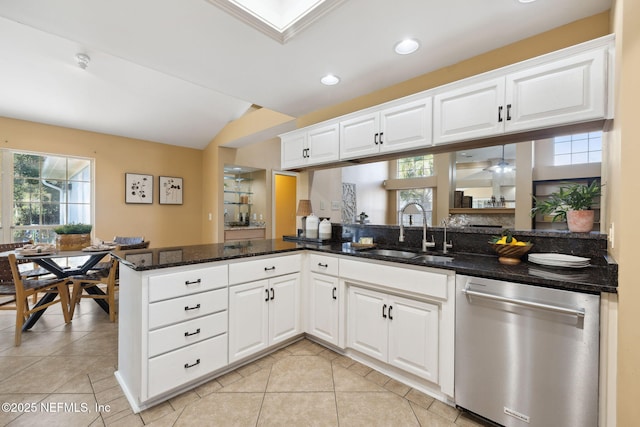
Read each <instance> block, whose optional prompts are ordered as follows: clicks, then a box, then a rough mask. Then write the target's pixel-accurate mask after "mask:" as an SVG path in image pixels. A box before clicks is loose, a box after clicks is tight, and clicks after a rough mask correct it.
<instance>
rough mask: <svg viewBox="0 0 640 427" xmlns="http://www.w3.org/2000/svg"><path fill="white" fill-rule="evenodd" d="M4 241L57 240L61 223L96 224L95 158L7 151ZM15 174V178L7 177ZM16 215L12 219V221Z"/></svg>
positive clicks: (4, 185) (4, 181) (3, 185)
mask: <svg viewBox="0 0 640 427" xmlns="http://www.w3.org/2000/svg"><path fill="white" fill-rule="evenodd" d="M2 157H3V171H5V172H8V173H5V174H4V177H5V179H4V180H3V182H2V188H3V190H2V194H3V197H2V198H3V200H2V206H5V207H10V208H9V209H5V210H3V218H2V224H3V225H4V224H9V223H10V224H11V225H12V227H11V229H10V230H7V229H6V227H3V233H4V235H3V240H4V241H20V240H25V239H32V240H34V241H36V242H42V243H53V242H54V241H55V233H54V232H53V228H55V227H56V226H58V225H60V224H70V223H87V224H88V223H92V201H93V197H92V188H93V182H92V177H93V161H92V160H91V159H83V158H77V157H64V156H52V155H46V154H36V153H21V152H12V151H4V152H3V153H2ZM7 177H13V179H7ZM8 218H10V220H8Z"/></svg>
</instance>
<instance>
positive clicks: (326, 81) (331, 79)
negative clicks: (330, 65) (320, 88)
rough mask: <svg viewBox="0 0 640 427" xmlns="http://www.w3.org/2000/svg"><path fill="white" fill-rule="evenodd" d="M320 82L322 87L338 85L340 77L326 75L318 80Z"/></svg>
mask: <svg viewBox="0 0 640 427" xmlns="http://www.w3.org/2000/svg"><path fill="white" fill-rule="evenodd" d="M320 82H321V83H322V84H323V85H327V86H333V85H337V84H338V83H340V77H338V76H334V75H333V74H327V75H326V76H324V77H323V78H321V79H320Z"/></svg>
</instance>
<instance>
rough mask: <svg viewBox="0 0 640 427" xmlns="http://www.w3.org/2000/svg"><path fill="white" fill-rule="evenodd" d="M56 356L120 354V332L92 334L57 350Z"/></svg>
mask: <svg viewBox="0 0 640 427" xmlns="http://www.w3.org/2000/svg"><path fill="white" fill-rule="evenodd" d="M54 354H55V355H74V356H104V355H106V354H114V355H117V354H118V332H117V331H116V330H113V331H107V332H91V333H88V334H87V335H85V336H83V337H82V338H80V339H77V340H75V341H73V342H72V343H70V344H68V345H66V346H64V347H62V348H60V349H59V350H57V351H56V352H55V353H54Z"/></svg>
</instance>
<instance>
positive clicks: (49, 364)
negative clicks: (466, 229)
mask: <svg viewBox="0 0 640 427" xmlns="http://www.w3.org/2000/svg"><path fill="white" fill-rule="evenodd" d="M85 363H86V359H85V358H82V357H77V356H50V357H46V358H43V359H42V360H40V361H38V362H37V363H34V364H32V365H31V366H29V367H28V368H27V369H23V370H22V371H20V372H18V373H16V374H15V375H13V376H11V377H8V378H6V379H5V380H4V381H2V382H1V383H0V392H2V393H53V392H54V391H55V390H57V389H58V388H60V387H61V386H62V385H63V384H65V383H67V382H68V381H69V378H72V377H74V376H76V375H78V374H80V373H83V372H86V366H85V365H84V364H85Z"/></svg>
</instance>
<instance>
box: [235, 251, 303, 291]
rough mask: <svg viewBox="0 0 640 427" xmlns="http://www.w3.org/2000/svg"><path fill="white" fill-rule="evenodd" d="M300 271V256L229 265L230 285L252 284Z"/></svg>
mask: <svg viewBox="0 0 640 427" xmlns="http://www.w3.org/2000/svg"><path fill="white" fill-rule="evenodd" d="M298 271H300V254H297V255H290V256H283V257H276V258H262V259H257V260H255V261H242V262H240V263H237V264H230V265H229V284H232V285H233V284H236V283H245V282H252V281H254V280H262V279H268V278H270V277H275V276H282V275H283V274H289V273H297V272H298Z"/></svg>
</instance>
